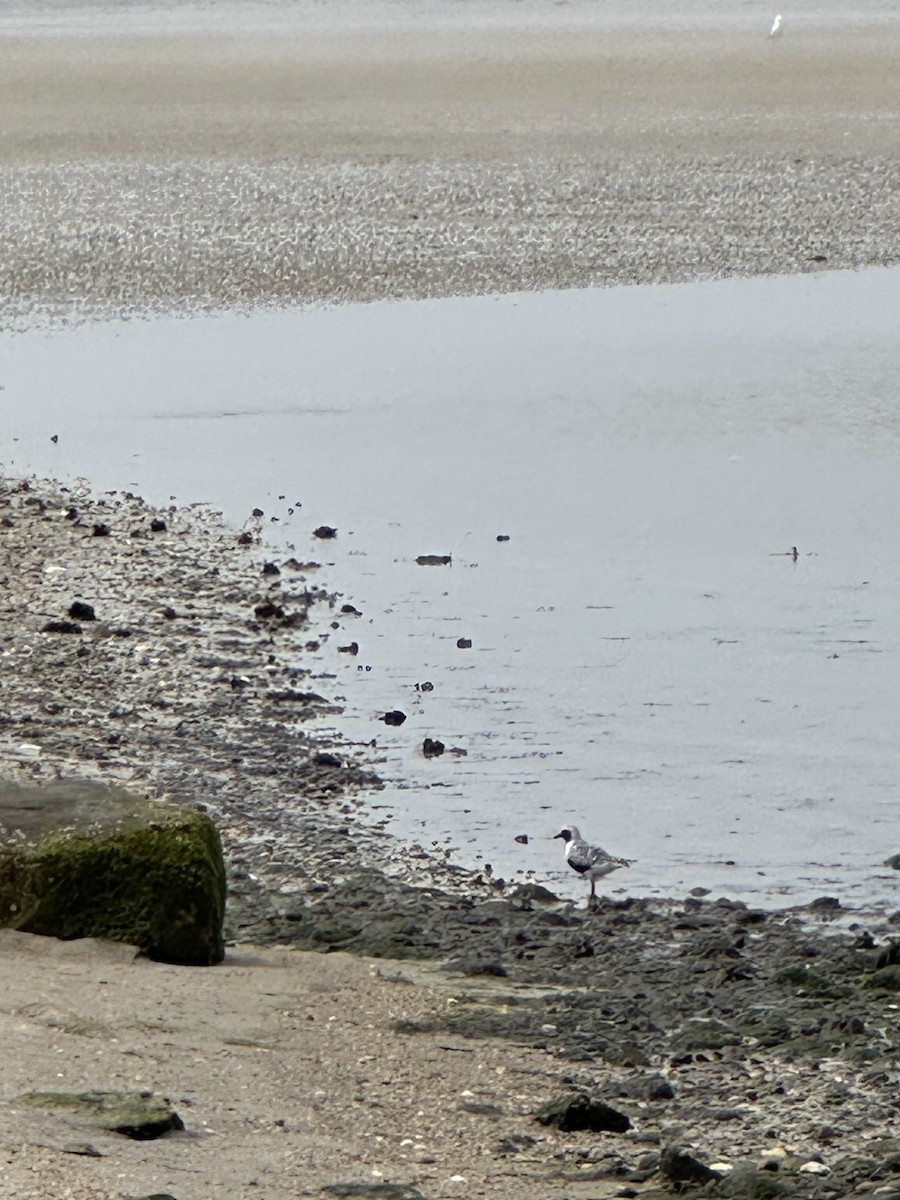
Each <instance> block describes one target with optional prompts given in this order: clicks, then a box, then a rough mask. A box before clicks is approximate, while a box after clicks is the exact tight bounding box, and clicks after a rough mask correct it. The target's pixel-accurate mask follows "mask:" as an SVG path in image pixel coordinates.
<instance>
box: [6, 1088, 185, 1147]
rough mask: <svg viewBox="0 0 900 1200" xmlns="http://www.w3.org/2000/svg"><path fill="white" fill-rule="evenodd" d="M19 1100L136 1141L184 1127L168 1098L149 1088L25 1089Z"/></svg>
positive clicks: (159, 1135)
mask: <svg viewBox="0 0 900 1200" xmlns="http://www.w3.org/2000/svg"><path fill="white" fill-rule="evenodd" d="M19 1103H21V1104H27V1105H28V1106H29V1107H30V1108H40V1109H50V1110H51V1111H58V1112H65V1113H66V1114H68V1115H70V1116H75V1117H80V1118H81V1119H83V1120H85V1121H87V1122H88V1123H89V1124H91V1125H95V1126H97V1127H98V1128H100V1129H108V1130H110V1131H111V1132H113V1133H121V1134H123V1135H124V1136H125V1137H129V1138H132V1139H133V1140H135V1141H139V1142H146V1141H151V1140H152V1139H154V1138H158V1137H162V1135H163V1134H164V1133H170V1132H171V1131H172V1130H180V1129H184V1122H183V1121H182V1120H181V1117H179V1115H178V1113H177V1112H175V1110H174V1109H173V1108H172V1107H171V1105H170V1104H169V1102H168V1100H165V1099H163V1097H161V1096H155V1095H154V1094H153V1093H152V1092H26V1093H25V1095H23V1096H19Z"/></svg>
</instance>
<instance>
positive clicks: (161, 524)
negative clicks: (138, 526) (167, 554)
mask: <svg viewBox="0 0 900 1200" xmlns="http://www.w3.org/2000/svg"><path fill="white" fill-rule="evenodd" d="M150 529H151V531H152V532H153V533H165V532H166V530H167V529H168V525H166V523H165V521H164V520H163V519H162V517H154V518H153V520H152V521H151V522H150Z"/></svg>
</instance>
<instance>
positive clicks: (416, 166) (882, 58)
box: [0, 6, 900, 322]
mask: <svg viewBox="0 0 900 1200" xmlns="http://www.w3.org/2000/svg"><path fill="white" fill-rule="evenodd" d="M533 7H534V6H525V7H524V8H523V10H522V11H523V19H522V24H521V27H516V26H510V27H502V28H490V27H483V26H478V25H476V24H474V23H471V24H469V25H466V23H465V20H462V19H461V20H457V21H456V23H455V24H453V25H452V26H451V27H449V28H438V29H437V30H436V31H435V32H433V33H429V32H428V31H427V30H426V29H424V28H421V27H413V28H407V27H401V28H387V29H379V28H377V27H376V28H372V27H368V28H354V27H353V26H352V25H350V26H349V27H347V28H344V29H330V28H329V26H328V25H327V23H326V22H325V21H324V19H322V18H321V17H317V18H315V19H313V17H312V16H310V22H309V29H307V30H304V29H302V28H301V27H300V26H298V24H297V22H296V21H295V22H294V23H293V24H290V25H289V26H287V27H286V30H285V32H283V33H277V32H274V31H273V30H272V29H271V28H266V29H254V28H253V27H252V26H251V27H250V28H248V29H246V30H243V31H241V32H240V33H238V32H235V31H234V30H229V29H228V28H227V27H226V28H225V29H224V30H223V31H222V32H219V33H216V32H210V33H209V34H204V35H203V36H200V35H198V34H197V32H196V31H193V30H189V31H187V32H183V33H180V34H178V35H177V36H176V35H173V34H169V35H166V36H158V35H157V36H153V35H152V34H149V33H144V34H142V35H141V36H135V35H131V34H128V33H127V32H125V31H123V27H122V26H121V24H120V25H119V26H116V27H115V29H114V31H112V27H107V26H105V25H104V24H103V22H102V21H101V20H99V19H98V21H97V22H96V24H95V26H91V27H88V32H81V33H79V34H78V35H77V36H76V35H74V34H65V35H62V34H59V33H58V32H57V33H54V32H53V31H52V30H51V31H50V32H46V31H45V32H43V33H41V35H40V36H23V30H22V28H21V27H20V26H16V28H15V29H14V30H13V31H7V32H6V33H5V35H4V36H3V37H2V38H0V68H2V69H0V104H2V110H3V113H4V120H3V124H2V129H0V162H2V163H3V166H4V170H3V173H2V179H0V206H2V211H3V213H4V221H3V234H4V246H3V251H4V253H3V255H2V267H0V285H2V287H0V291H2V294H3V296H4V302H3V316H4V317H5V319H6V320H7V321H10V320H12V321H25V322H31V321H34V320H35V319H38V318H39V317H40V316H41V315H49V316H51V317H57V318H58V317H60V316H62V317H72V316H76V315H79V314H81V315H98V314H99V315H102V314H106V315H109V314H110V313H114V312H136V311H143V312H147V311H172V310H173V309H175V310H179V311H185V310H187V311H196V310H198V309H206V310H209V309H215V308H221V307H234V306H240V307H252V306H254V305H257V304H260V303H269V302H275V303H296V302H306V301H316V300H323V299H325V300H363V301H366V300H374V299H378V298H383V297H403V296H408V297H426V296H444V295H458V294H472V293H492V292H509V291H516V290H530V289H541V288H562V287H584V286H592V285H605V284H610V283H646V282H653V281H681V280H687V279H693V278H698V277H707V276H722V275H750V274H760V273H772V272H793V271H807V270H816V269H820V268H821V267H823V266H824V267H826V268H828V269H834V268H842V267H843V268H846V267H857V266H861V265H882V264H888V263H893V262H895V261H897V258H898V251H897V246H896V237H895V230H896V227H897V221H898V215H900V214H898V199H897V197H898V195H900V186H898V185H900V180H898V165H897V160H896V157H895V147H896V144H897V124H898V113H900V77H898V75H897V72H896V71H895V70H893V64H894V63H895V61H896V55H897V47H898V42H900V27H898V26H897V24H896V23H884V24H880V25H877V26H870V25H865V24H860V25H854V24H852V23H851V24H844V25H838V24H835V23H834V22H832V23H830V24H829V23H828V22H825V23H823V24H818V25H816V24H813V23H809V24H806V25H797V26H795V27H791V26H790V24H788V25H787V26H786V28H785V35H784V36H783V37H782V38H778V39H769V38H768V37H767V35H766V31H765V30H766V26H765V24H764V23H763V24H761V23H760V22H759V21H752V22H749V21H748V22H747V24H746V25H742V26H733V27H729V28H725V27H722V26H717V25H716V23H715V19H713V20H711V22H710V23H709V24H694V25H692V26H691V27H689V28H683V29H677V28H654V27H649V26H648V27H637V26H632V27H626V26H624V25H615V24H612V25H610V24H608V23H607V24H605V25H600V24H599V23H597V22H594V23H593V24H592V23H591V22H590V20H588V19H587V18H585V23H583V24H582V25H581V26H576V25H574V24H573V23H572V22H571V20H569V21H568V23H567V22H566V20H565V19H564V18H563V17H559V18H558V19H557V18H556V17H554V16H552V15H551V16H549V17H548V16H547V14H546V13H543V10H540V11H541V12H542V13H543V16H542V23H541V24H540V25H538V26H537V27H531V26H529V24H528V22H527V20H526V19H525V18H526V17H527V15H528V13H529V12H532V10H533ZM301 24H302V23H301Z"/></svg>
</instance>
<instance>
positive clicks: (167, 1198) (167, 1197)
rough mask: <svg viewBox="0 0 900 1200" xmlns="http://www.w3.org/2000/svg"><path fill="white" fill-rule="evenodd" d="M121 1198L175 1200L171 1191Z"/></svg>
mask: <svg viewBox="0 0 900 1200" xmlns="http://www.w3.org/2000/svg"><path fill="white" fill-rule="evenodd" d="M122 1200H176V1198H175V1196H173V1195H172V1193H171V1192H154V1193H153V1194H152V1195H151V1196H123V1197H122Z"/></svg>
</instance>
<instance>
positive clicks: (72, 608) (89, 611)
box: [69, 600, 97, 621]
mask: <svg viewBox="0 0 900 1200" xmlns="http://www.w3.org/2000/svg"><path fill="white" fill-rule="evenodd" d="M69 616H70V617H73V618H74V619H75V620H76V621H96V620H97V614H96V613H95V612H94V609H93V607H92V606H91V605H90V604H85V603H84V602H83V601H82V600H76V601H75V602H74V603H73V604H70V605H69Z"/></svg>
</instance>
